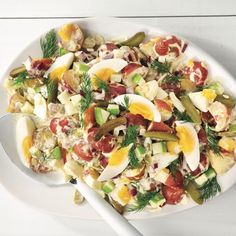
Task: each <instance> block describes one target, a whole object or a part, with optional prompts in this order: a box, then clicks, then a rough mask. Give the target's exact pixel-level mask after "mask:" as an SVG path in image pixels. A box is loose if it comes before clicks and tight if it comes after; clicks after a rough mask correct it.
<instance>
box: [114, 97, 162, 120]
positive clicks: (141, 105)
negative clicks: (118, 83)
mask: <svg viewBox="0 0 236 236" xmlns="http://www.w3.org/2000/svg"><path fill="white" fill-rule="evenodd" d="M125 98H128V101H129V107H128V109H129V111H130V112H131V113H132V114H134V115H136V114H139V115H141V116H143V117H144V118H145V119H147V120H151V121H156V122H160V121H161V115H160V112H159V111H158V109H157V107H156V106H155V105H154V104H153V103H152V102H151V101H149V100H148V99H146V98H145V97H143V96H140V95H136V94H124V95H120V96H117V97H116V98H115V99H114V100H113V101H114V102H115V103H117V104H120V105H122V104H125Z"/></svg>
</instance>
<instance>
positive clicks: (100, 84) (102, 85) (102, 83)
mask: <svg viewBox="0 0 236 236" xmlns="http://www.w3.org/2000/svg"><path fill="white" fill-rule="evenodd" d="M95 83H96V85H97V86H98V88H99V89H100V90H103V91H104V92H106V93H107V92H108V86H107V84H106V82H105V81H103V80H102V79H100V78H99V77H98V76H96V77H95Z"/></svg>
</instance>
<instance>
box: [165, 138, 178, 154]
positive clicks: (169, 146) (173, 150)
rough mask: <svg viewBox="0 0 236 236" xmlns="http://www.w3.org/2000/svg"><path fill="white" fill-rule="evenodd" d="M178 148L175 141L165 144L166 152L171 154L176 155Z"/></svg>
mask: <svg viewBox="0 0 236 236" xmlns="http://www.w3.org/2000/svg"><path fill="white" fill-rule="evenodd" d="M178 146H179V142H176V141H169V142H167V150H168V152H169V153H171V154H175V153H176V149H177V148H178Z"/></svg>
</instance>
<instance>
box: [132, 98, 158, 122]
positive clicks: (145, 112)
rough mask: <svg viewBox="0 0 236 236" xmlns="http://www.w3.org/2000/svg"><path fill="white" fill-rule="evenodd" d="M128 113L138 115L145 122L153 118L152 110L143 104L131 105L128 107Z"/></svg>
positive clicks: (134, 103)
mask: <svg viewBox="0 0 236 236" xmlns="http://www.w3.org/2000/svg"><path fill="white" fill-rule="evenodd" d="M129 111H130V112H131V113H132V114H134V115H137V114H139V115H141V116H142V117H144V118H145V119H147V120H153V118H154V115H153V112H152V110H151V109H150V108H149V107H148V106H147V105H145V104H143V103H138V102H137V103H136V102H133V103H131V105H130V106H129Z"/></svg>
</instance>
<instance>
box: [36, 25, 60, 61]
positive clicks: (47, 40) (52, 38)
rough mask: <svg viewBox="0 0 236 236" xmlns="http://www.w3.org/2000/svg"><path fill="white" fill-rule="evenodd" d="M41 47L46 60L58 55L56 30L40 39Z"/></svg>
mask: <svg viewBox="0 0 236 236" xmlns="http://www.w3.org/2000/svg"><path fill="white" fill-rule="evenodd" d="M40 46H41V49H42V52H43V57H44V58H48V57H53V56H55V55H56V54H57V53H58V44H57V34H56V31H55V30H54V29H51V30H50V31H49V32H48V33H47V34H46V35H45V36H44V37H42V38H41V39H40Z"/></svg>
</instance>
